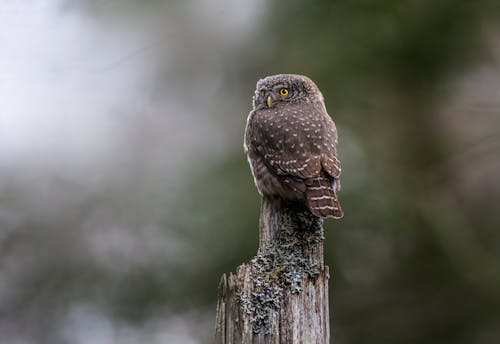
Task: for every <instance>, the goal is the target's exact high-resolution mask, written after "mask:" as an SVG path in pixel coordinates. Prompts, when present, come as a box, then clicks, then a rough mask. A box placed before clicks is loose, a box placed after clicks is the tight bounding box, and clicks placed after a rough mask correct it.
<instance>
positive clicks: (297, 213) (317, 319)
mask: <svg viewBox="0 0 500 344" xmlns="http://www.w3.org/2000/svg"><path fill="white" fill-rule="evenodd" d="M259 227H260V230H259V250H258V252H257V255H256V256H255V257H254V258H253V259H252V260H251V261H250V262H249V263H246V264H242V265H240V266H239V267H238V268H237V269H236V273H235V274H233V273H229V276H226V274H224V275H223V276H222V278H221V280H220V283H219V299H218V303H217V320H216V329H215V332H216V333H215V339H216V343H217V344H219V343H221V344H222V343H223V344H230V343H231V344H233V343H234V344H236V343H245V344H246V343H287V344H288V343H314V344H318V343H320V344H326V343H329V340H330V339H329V338H330V326H329V311H328V278H329V273H328V267H327V266H325V265H324V261H323V239H324V237H323V223H322V220H321V219H319V218H317V217H315V216H313V215H312V214H311V213H310V212H309V211H308V210H307V209H306V208H305V207H304V206H303V205H301V204H295V203H286V202H284V201H282V200H280V199H278V198H269V197H265V196H264V197H263V199H262V205H261V213H260V226H259Z"/></svg>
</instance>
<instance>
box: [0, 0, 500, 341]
mask: <svg viewBox="0 0 500 344" xmlns="http://www.w3.org/2000/svg"><path fill="white" fill-rule="evenodd" d="M499 19H500V3H499V2H498V1H493V0H492V1H487V0H478V1H452V0H442V1H425V0H421V1H381V0H380V1H378V0H361V1H355V2H354V1H306V0H301V1H298V0H291V1H265V0H257V1H244V0H234V1H231V2H229V1H222V0H198V1H194V0H189V1H154V0H148V1H139V0H123V1H118V0H114V1H113V0H107V1H105V0H88V1H83V0H80V1H70V0H53V1H41V0H40V1H35V0H33V1H10V0H5V1H1V2H0V51H1V53H0V343H207V342H210V338H211V336H212V334H213V326H214V321H215V302H216V298H217V295H216V290H217V285H218V281H219V278H220V276H221V275H222V273H224V272H229V271H234V270H235V268H236V266H238V265H239V264H241V263H242V262H244V261H247V260H249V259H250V258H251V257H252V256H253V255H254V254H255V252H256V249H257V245H258V238H257V224H258V213H259V197H258V194H257V192H256V190H255V187H254V185H253V181H252V178H251V174H250V171H249V168H248V166H247V162H246V159H245V157H244V155H243V150H242V139H243V131H244V126H245V121H246V116H247V114H248V111H249V110H250V107H251V96H252V95H253V89H254V87H255V83H256V81H257V80H258V79H259V78H261V77H264V76H266V75H269V74H277V73H296V74H305V75H308V76H310V77H311V78H312V79H313V80H315V81H316V83H317V84H318V86H319V87H320V89H321V90H322V92H323V94H324V96H325V99H326V104H327V108H328V110H329V113H330V115H332V117H333V118H334V120H335V121H336V123H337V127H338V130H339V133H340V142H339V150H340V157H341V160H342V162H343V174H342V186H343V188H342V192H341V195H340V197H341V201H342V203H343V207H344V210H345V213H346V216H345V218H344V219H342V220H340V221H334V220H328V221H326V242H325V245H326V250H325V254H326V257H325V259H326V262H327V264H328V265H329V266H330V269H331V271H332V279H331V285H330V287H331V289H330V296H331V300H330V307H331V312H332V324H331V328H332V336H333V339H334V341H335V343H344V344H347V343H356V344H357V343H371V344H374V343H436V344H437V343H457V344H458V343H467V344H469V343H480V344H488V343H498V338H500V215H499V213H498V208H499V206H500V159H499V156H500V25H499Z"/></svg>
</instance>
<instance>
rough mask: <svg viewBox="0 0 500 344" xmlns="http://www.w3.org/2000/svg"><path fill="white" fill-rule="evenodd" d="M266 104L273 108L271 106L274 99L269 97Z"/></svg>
mask: <svg viewBox="0 0 500 344" xmlns="http://www.w3.org/2000/svg"><path fill="white" fill-rule="evenodd" d="M266 103H267V107H271V104H272V103H273V98H271V96H267V100H266Z"/></svg>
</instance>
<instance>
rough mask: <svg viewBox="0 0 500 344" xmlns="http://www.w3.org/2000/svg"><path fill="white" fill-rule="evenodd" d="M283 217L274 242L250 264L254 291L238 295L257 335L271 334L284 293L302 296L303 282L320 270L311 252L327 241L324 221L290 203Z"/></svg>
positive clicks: (267, 245) (313, 276)
mask: <svg viewBox="0 0 500 344" xmlns="http://www.w3.org/2000/svg"><path fill="white" fill-rule="evenodd" d="M280 217H281V218H280V220H279V224H280V226H279V229H278V230H277V231H276V232H275V235H274V238H273V240H271V241H270V242H269V243H267V244H266V246H265V247H264V248H263V249H262V248H261V250H260V251H259V253H258V254H257V255H256V256H255V257H254V258H253V259H252V260H251V262H250V265H251V279H252V282H253V286H254V288H253V291H251V292H250V293H249V294H246V295H243V293H239V294H238V301H239V304H240V307H241V309H242V310H243V311H244V312H246V313H247V314H248V315H250V316H251V323H252V329H253V332H254V333H265V334H268V333H269V316H270V312H271V311H272V310H278V309H279V308H280V307H281V304H282V300H283V294H284V293H285V292H286V291H291V293H292V294H296V293H300V292H301V291H302V287H301V285H302V282H303V281H304V280H306V279H314V278H315V277H316V276H317V275H318V274H319V272H320V269H321V267H320V266H318V264H317V263H314V262H312V261H311V255H312V253H311V252H312V251H311V250H312V249H314V247H316V246H317V245H319V244H320V242H321V241H322V240H323V239H324V236H323V226H322V220H321V219H319V218H317V217H315V216H313V215H312V214H311V213H310V212H309V211H308V210H307V209H305V208H304V207H301V206H300V205H296V204H287V205H286V206H285V207H284V208H283V212H282V213H281V214H280Z"/></svg>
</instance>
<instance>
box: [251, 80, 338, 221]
mask: <svg viewBox="0 0 500 344" xmlns="http://www.w3.org/2000/svg"><path fill="white" fill-rule="evenodd" d="M244 148H245V152H246V154H247V157H248V161H249V164H250V168H251V170H252V174H253V176H254V180H255V185H256V186H257V189H258V190H259V192H260V194H262V195H270V196H279V197H281V198H283V199H285V200H290V201H302V202H304V203H305V204H306V205H307V207H308V208H309V210H310V211H311V212H312V213H313V214H314V215H316V216H318V217H334V218H341V217H342V216H343V211H342V208H341V207H340V203H339V201H338V199H337V191H338V190H339V189H340V180H339V177H340V171H341V168H340V160H339V159H338V157H337V129H336V127H335V124H334V123H333V121H332V119H331V117H330V116H329V115H328V113H327V112H326V108H325V104H324V101H323V96H322V94H321V92H320V91H319V89H318V87H317V86H316V85H315V84H314V82H313V81H312V80H311V79H309V78H307V77H305V76H301V75H292V74H280V75H273V76H269V77H266V78H264V79H261V80H259V81H258V82H257V87H256V90H255V96H254V98H253V109H252V111H250V114H249V115H248V120H247V127H246V131H245V141H244Z"/></svg>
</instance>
